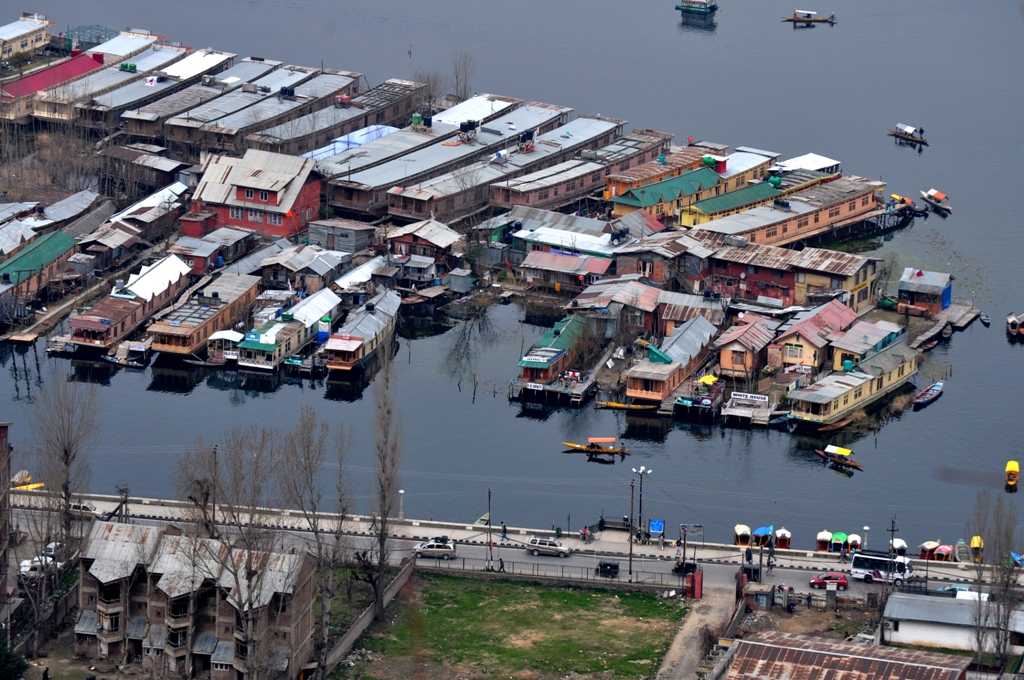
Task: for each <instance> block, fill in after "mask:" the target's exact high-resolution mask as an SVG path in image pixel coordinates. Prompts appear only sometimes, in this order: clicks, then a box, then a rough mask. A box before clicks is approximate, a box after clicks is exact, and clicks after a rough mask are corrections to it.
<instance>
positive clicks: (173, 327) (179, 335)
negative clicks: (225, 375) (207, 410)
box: [148, 274, 260, 356]
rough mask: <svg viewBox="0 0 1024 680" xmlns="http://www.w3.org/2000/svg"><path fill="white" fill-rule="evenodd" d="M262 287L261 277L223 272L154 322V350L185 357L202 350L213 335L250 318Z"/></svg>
mask: <svg viewBox="0 0 1024 680" xmlns="http://www.w3.org/2000/svg"><path fill="white" fill-rule="evenodd" d="M259 286H260V277H258V276H249V275H247V274H222V275H221V276H219V277H218V278H217V279H216V280H215V281H214V282H213V283H211V284H210V285H208V286H206V287H205V288H203V289H201V290H199V291H197V292H196V294H195V295H194V296H193V297H192V298H191V299H190V300H188V301H187V302H185V304H183V305H180V306H176V307H174V308H172V309H171V310H170V311H168V312H167V313H165V314H163V315H162V316H161V317H160V318H159V319H157V320H156V321H154V322H153V323H152V324H151V325H150V327H149V329H148V332H149V334H150V336H152V338H153V349H154V350H156V351H158V352H164V353H167V354H178V355H185V356H188V355H193V354H196V353H201V352H202V351H203V350H205V349H206V347H207V344H208V342H209V340H210V338H211V337H212V336H213V335H215V334H217V333H218V332H219V331H223V330H228V329H231V328H233V327H234V326H235V324H236V323H239V322H241V321H245V320H246V318H247V317H248V315H249V310H250V308H251V307H252V305H253V303H254V302H255V301H256V296H257V295H258V293H259Z"/></svg>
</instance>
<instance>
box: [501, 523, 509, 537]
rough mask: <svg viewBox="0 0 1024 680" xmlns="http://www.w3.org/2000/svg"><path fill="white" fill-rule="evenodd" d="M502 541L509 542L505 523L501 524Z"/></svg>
mask: <svg viewBox="0 0 1024 680" xmlns="http://www.w3.org/2000/svg"><path fill="white" fill-rule="evenodd" d="M501 540H503V541H507V540H508V527H507V526H505V523H504V522H502V523H501Z"/></svg>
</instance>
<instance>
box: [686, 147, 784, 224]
mask: <svg viewBox="0 0 1024 680" xmlns="http://www.w3.org/2000/svg"><path fill="white" fill-rule="evenodd" d="M730 158H732V157H731V156H730ZM781 195H782V192H781V191H779V190H778V189H776V188H775V187H774V186H772V185H771V184H770V183H768V182H761V183H759V184H752V185H750V186H746V187H743V188H742V189H736V190H735V191H727V192H725V193H724V194H722V195H721V196H712V197H711V198H705V199H704V200H703V201H697V202H696V203H694V204H693V208H694V209H695V210H700V211H701V212H702V213H704V214H706V215H712V214H714V213H720V212H725V211H728V210H737V209H739V208H743V207H746V206H751V205H755V204H758V203H767V202H768V201H770V200H772V199H774V198H776V197H778V196H781Z"/></svg>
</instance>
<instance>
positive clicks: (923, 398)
mask: <svg viewBox="0 0 1024 680" xmlns="http://www.w3.org/2000/svg"><path fill="white" fill-rule="evenodd" d="M944 384H945V383H943V382H942V381H941V380H936V381H935V382H933V383H932V384H931V385H929V386H928V387H926V388H924V389H923V390H921V391H920V392H918V393H917V396H915V397H914V406H917V407H921V406H927V405H928V404H930V403H932V402H933V401H935V400H936V399H938V398H939V397H940V396H942V387H943V385H944Z"/></svg>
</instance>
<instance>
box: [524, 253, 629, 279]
mask: <svg viewBox="0 0 1024 680" xmlns="http://www.w3.org/2000/svg"><path fill="white" fill-rule="evenodd" d="M611 264H612V261H611V260H608V259H605V258H603V257H590V256H588V255H582V256H580V257H575V256H573V255H559V254H558V253H547V252H544V251H543V250H533V251H531V252H530V253H529V254H528V255H527V256H526V259H525V260H523V263H522V264H521V265H520V267H521V268H523V269H539V270H543V271H552V272H562V273H563V274H597V275H599V276H600V275H604V273H605V272H607V271H608V267H610V266H611Z"/></svg>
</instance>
